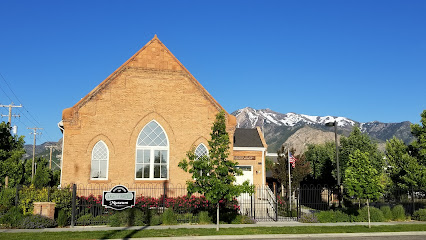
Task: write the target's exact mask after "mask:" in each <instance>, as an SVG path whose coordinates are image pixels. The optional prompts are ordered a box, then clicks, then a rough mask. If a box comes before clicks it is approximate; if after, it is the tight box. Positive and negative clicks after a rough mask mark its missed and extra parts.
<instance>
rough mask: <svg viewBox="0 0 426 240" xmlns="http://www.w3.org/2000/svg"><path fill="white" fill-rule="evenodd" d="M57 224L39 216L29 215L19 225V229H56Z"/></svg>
mask: <svg viewBox="0 0 426 240" xmlns="http://www.w3.org/2000/svg"><path fill="white" fill-rule="evenodd" d="M56 226H57V224H56V222H55V220H53V219H50V218H48V217H45V216H41V215H38V214H37V215H29V216H26V217H25V218H24V219H23V220H22V223H21V225H20V227H21V228H26V229H40V228H50V227H56Z"/></svg>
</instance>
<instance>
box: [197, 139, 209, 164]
mask: <svg viewBox="0 0 426 240" xmlns="http://www.w3.org/2000/svg"><path fill="white" fill-rule="evenodd" d="M200 146H203V147H204V148H205V149H206V150H207V153H206V155H205V156H209V149H208V148H207V146H206V145H205V144H204V143H200V144H198V146H197V147H196V148H195V151H194V154H195V153H196V152H197V149H198V148H199V147H200ZM195 156H196V159H195V160H198V159H200V157H201V156H197V154H195Z"/></svg>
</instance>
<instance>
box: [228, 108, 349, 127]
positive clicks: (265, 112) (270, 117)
mask: <svg viewBox="0 0 426 240" xmlns="http://www.w3.org/2000/svg"><path fill="white" fill-rule="evenodd" d="M232 115H234V116H236V117H237V124H238V127H240V128H254V127H256V126H263V125H265V124H275V125H278V126H288V127H293V126H296V125H299V124H309V125H318V124H319V125H324V124H325V123H327V122H334V121H337V126H339V127H346V126H351V127H353V126H355V123H356V122H355V121H352V120H350V119H348V118H345V117H333V116H325V117H319V116H309V115H305V114H297V113H292V112H290V113H286V114H283V113H279V112H274V111H272V110H270V109H260V110H256V109H253V108H250V107H246V108H243V109H239V110H237V111H235V112H233V113H232Z"/></svg>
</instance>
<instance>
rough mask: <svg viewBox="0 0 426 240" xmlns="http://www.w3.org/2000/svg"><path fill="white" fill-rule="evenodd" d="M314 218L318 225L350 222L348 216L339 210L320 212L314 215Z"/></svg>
mask: <svg viewBox="0 0 426 240" xmlns="http://www.w3.org/2000/svg"><path fill="white" fill-rule="evenodd" d="M315 217H316V218H317V220H318V222H320V223H334V222H349V220H350V217H349V215H348V214H346V213H344V212H342V211H340V210H337V211H333V210H330V211H321V212H318V213H316V214H315Z"/></svg>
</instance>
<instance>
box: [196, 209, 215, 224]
mask: <svg viewBox="0 0 426 240" xmlns="http://www.w3.org/2000/svg"><path fill="white" fill-rule="evenodd" d="M198 223H200V224H210V223H212V219H211V218H210V216H209V213H208V212H207V211H202V212H200V213H199V214H198Z"/></svg>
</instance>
